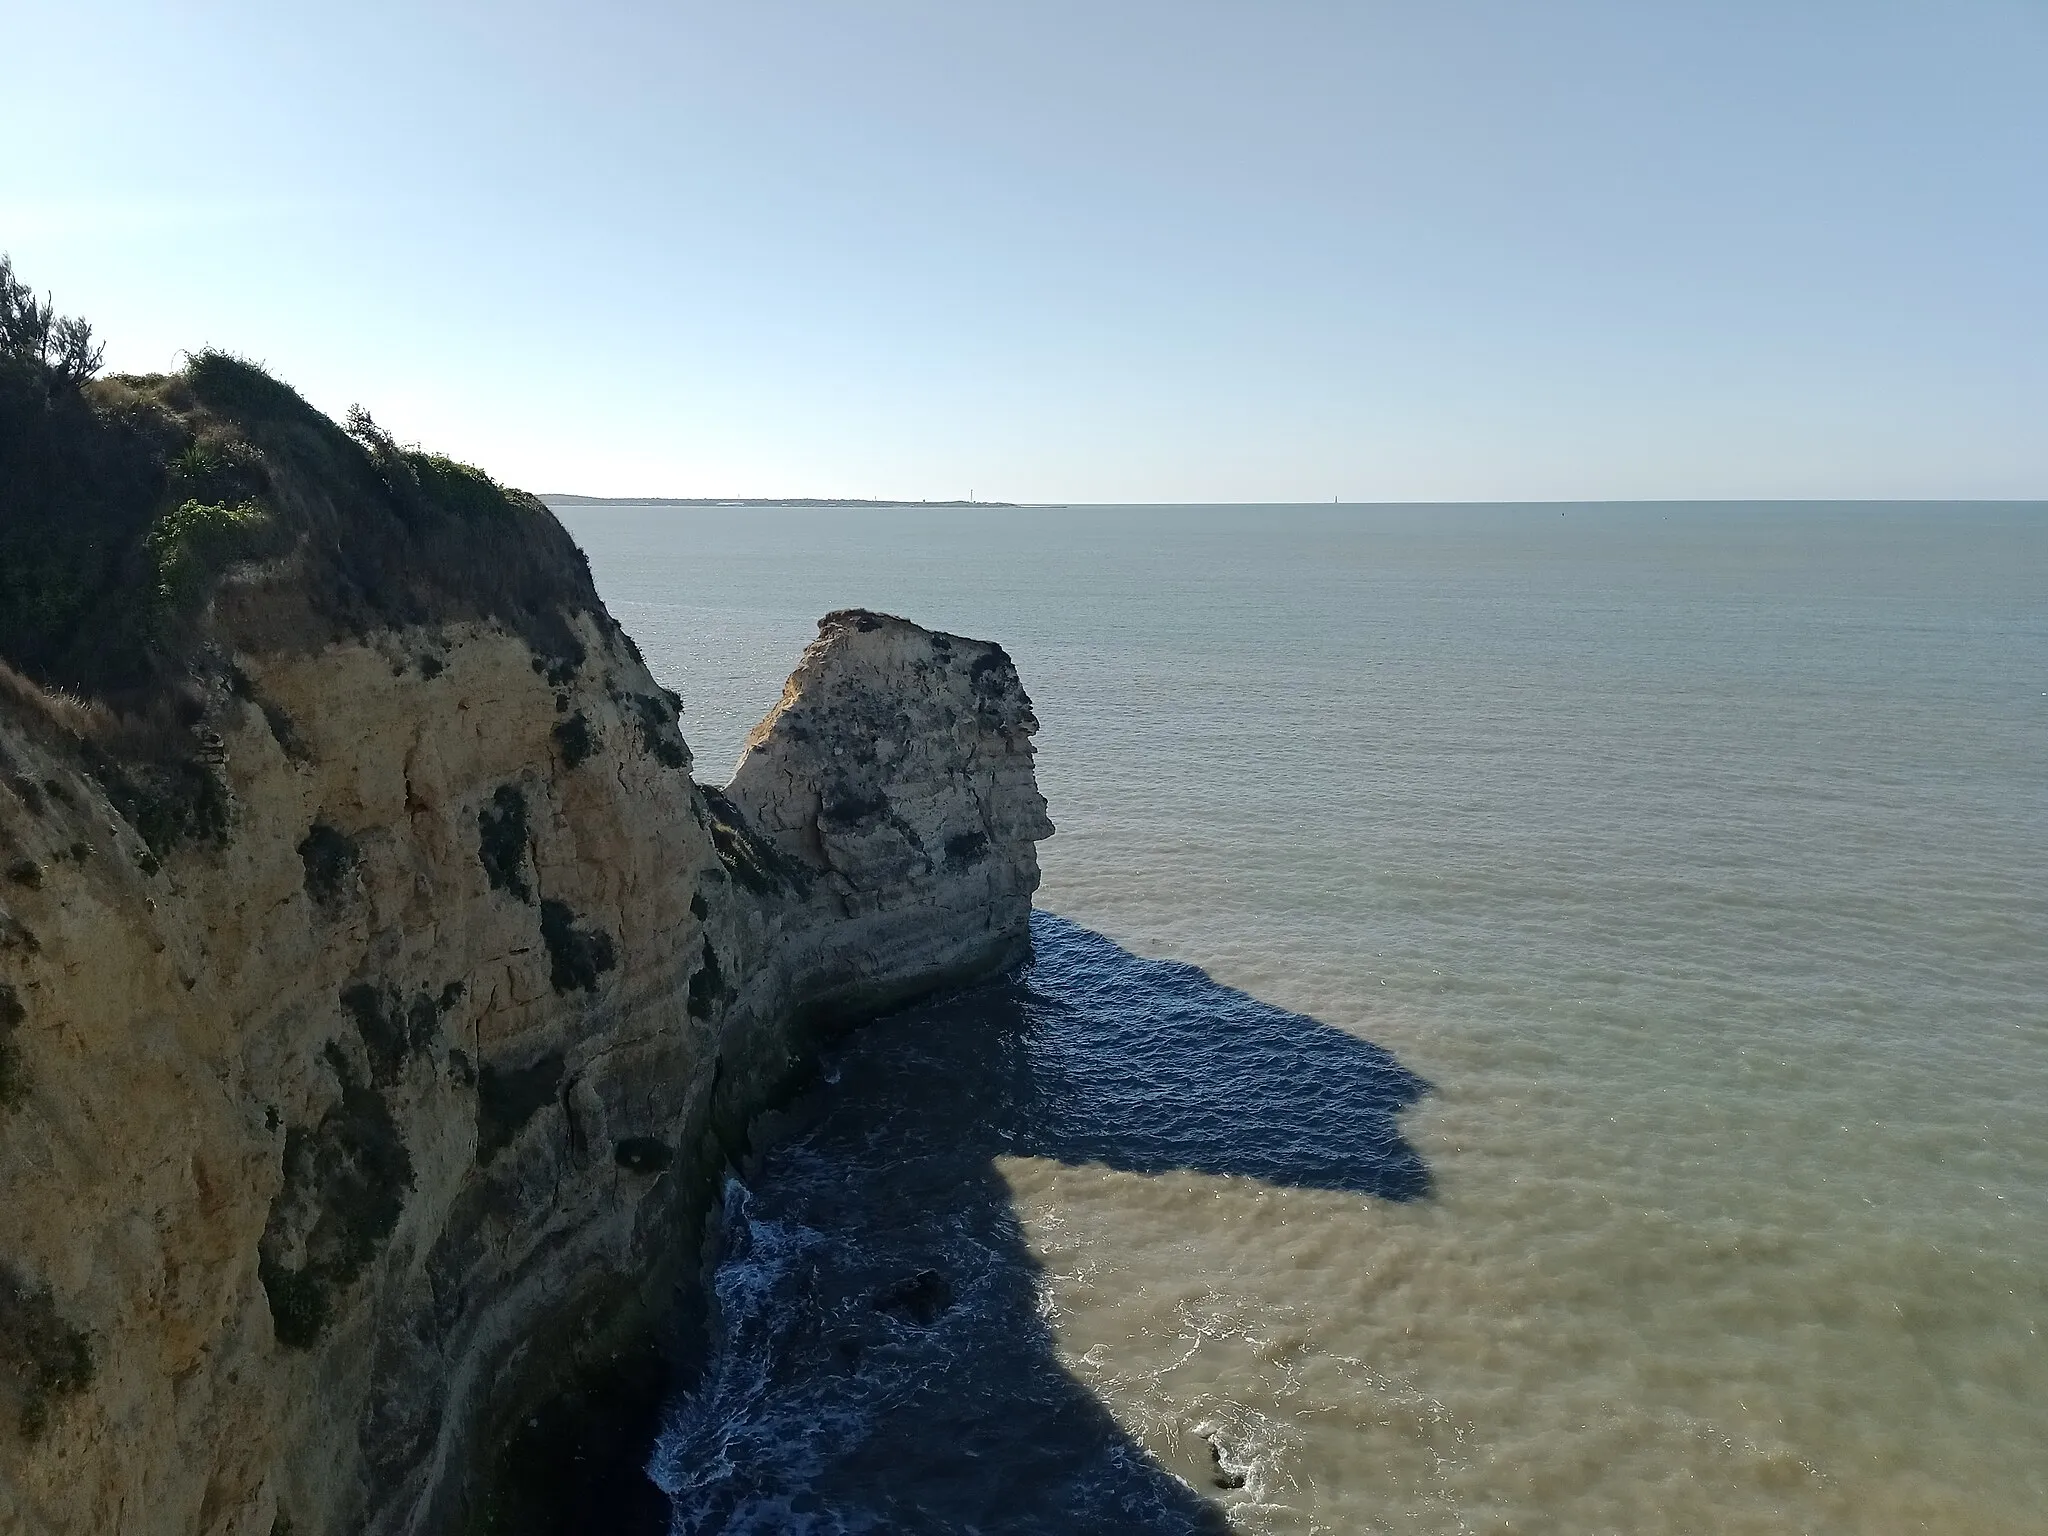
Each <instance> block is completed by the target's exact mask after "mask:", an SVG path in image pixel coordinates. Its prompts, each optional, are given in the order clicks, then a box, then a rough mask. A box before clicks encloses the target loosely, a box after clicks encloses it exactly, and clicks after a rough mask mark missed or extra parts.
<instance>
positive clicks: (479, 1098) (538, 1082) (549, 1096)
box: [476, 1051, 564, 1163]
mask: <svg viewBox="0 0 2048 1536" xmlns="http://www.w3.org/2000/svg"><path fill="white" fill-rule="evenodd" d="M563 1070H564V1069H563V1060H562V1053H561V1052H560V1051H550V1052H548V1054H547V1055H545V1056H542V1057H541V1058H540V1059H539V1060H537V1061H533V1062H529V1063H528V1064H527V1065H525V1066H523V1067H507V1066H503V1065H501V1064H499V1063H497V1062H489V1061H487V1062H485V1063H484V1064H483V1065H482V1066H481V1067H479V1068H478V1069H477V1074H476V1160H477V1162H478V1163H488V1162H489V1161H490V1160H491V1159H492V1158H493V1157H496V1156H497V1155H498V1153H500V1152H501V1151H503V1150H504V1149H505V1148H506V1147H509V1146H510V1145H511V1144H512V1139H513V1138H514V1137H515V1136H517V1135H518V1134H519V1132H520V1131H521V1130H522V1129H524V1128H525V1125H526V1122H527V1121H529V1120H531V1119H532V1118H533V1117H534V1116H535V1115H537V1114H539V1113H540V1111H541V1110H543V1109H545V1108H546V1107H547V1106H548V1105H550V1104H552V1103H554V1102H555V1094H556V1091H557V1090H558V1089H560V1087H561V1086H562V1074H563Z"/></svg>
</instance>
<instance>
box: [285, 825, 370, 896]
mask: <svg viewBox="0 0 2048 1536" xmlns="http://www.w3.org/2000/svg"><path fill="white" fill-rule="evenodd" d="M362 860H363V851H362V849H361V848H360V847H358V846H357V844H356V840H355V839H354V838H352V837H350V836H349V835H348V834H347V833H346V832H343V831H341V830H340V829H338V828H335V827H330V826H328V825H327V823H326V822H324V821H316V822H314V823H313V825H312V828H311V829H310V830H309V831H308V832H307V833H306V835H305V837H303V838H302V839H300V841H299V861H300V862H301V863H302V864H304V866H305V869H306V894H307V895H308V896H311V897H312V898H313V900H314V901H315V902H316V903H318V904H319V905H321V906H323V907H331V906H334V905H336V904H338V903H339V902H340V901H341V899H342V898H343V896H345V895H346V894H347V893H348V888H349V882H350V881H351V879H352V878H353V876H354V875H355V872H356V869H357V867H358V866H359V865H360V864H361V863H362Z"/></svg>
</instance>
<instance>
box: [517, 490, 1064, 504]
mask: <svg viewBox="0 0 2048 1536" xmlns="http://www.w3.org/2000/svg"><path fill="white" fill-rule="evenodd" d="M540 499H541V500H542V501H544V502H546V503H547V504H548V505H549V506H551V507H1016V506H1019V505H1020V503H1018V502H1014V501H904V500H900V499H895V500H886V501H885V500H881V499H878V498H876V497H872V496H569V495H555V494H552V493H543V494H542V496H541V498H540ZM1033 505H1037V503H1033Z"/></svg>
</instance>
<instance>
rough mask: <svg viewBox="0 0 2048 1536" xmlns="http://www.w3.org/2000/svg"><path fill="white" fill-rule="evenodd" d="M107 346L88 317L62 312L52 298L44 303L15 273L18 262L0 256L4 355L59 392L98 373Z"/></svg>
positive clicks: (1, 348) (1, 353)
mask: <svg viewBox="0 0 2048 1536" xmlns="http://www.w3.org/2000/svg"><path fill="white" fill-rule="evenodd" d="M106 350H107V348H106V343H105V342H95V341H94V340H93V339H92V326H91V325H90V324H88V323H87V322H86V321H84V320H82V319H80V318H79V317H78V316H76V315H59V314H58V313H57V311H56V308H55V306H54V305H53V304H52V303H51V301H50V299H49V298H48V297H47V296H45V297H44V298H43V299H41V300H40V301H38V300H37V298H36V296H35V293H34V291H33V290H32V289H30V287H29V286H28V284H27V283H24V282H22V281H21V280H20V279H19V278H17V277H16V276H15V275H14V262H13V260H12V259H11V258H9V257H8V256H6V255H5V254H0V356H4V357H6V358H7V359H8V361H10V362H12V363H14V364H15V365H16V366H17V367H19V368H22V369H24V370H27V371H29V372H31V373H33V374H34V375H36V377H37V378H38V379H39V380H40V382H41V383H42V385H43V387H44V388H45V389H48V390H49V391H51V392H52V393H55V392H57V391H59V390H73V389H77V388H78V387H79V386H80V385H81V384H83V383H84V382H85V381H86V380H87V379H89V378H91V377H92V376H93V375H94V374H96V373H98V372H99V371H100V360H101V359H102V357H104V356H105V354H106Z"/></svg>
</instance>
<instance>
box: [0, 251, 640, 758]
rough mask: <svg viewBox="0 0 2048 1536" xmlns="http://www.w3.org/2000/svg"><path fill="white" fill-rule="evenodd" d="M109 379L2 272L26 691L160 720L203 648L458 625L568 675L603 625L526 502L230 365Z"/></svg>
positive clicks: (1, 454) (226, 360)
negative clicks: (585, 628) (584, 632)
mask: <svg viewBox="0 0 2048 1536" xmlns="http://www.w3.org/2000/svg"><path fill="white" fill-rule="evenodd" d="M98 364H99V351H98V348H97V346H96V344H94V342H93V341H92V336H91V329H90V327H89V326H87V325H85V324H84V322H82V321H78V320H74V319H63V318H59V317H57V316H56V315H55V314H54V312H53V310H52V307H51V306H50V305H49V303H48V302H47V301H44V302H41V303H38V302H37V301H36V299H35V297H34V295H33V294H32V293H31V292H30V291H29V290H28V288H27V287H26V285H25V284H23V283H21V282H20V281H19V280H18V279H17V278H16V276H15V274H14V271H13V267H12V265H11V263H8V262H7V260H6V258H5V257H0V662H5V663H6V664H7V665H8V666H10V667H12V668H14V669H15V670H16V671H18V672H20V673H21V674H23V675H25V676H26V677H28V678H30V679H32V680H33V681H34V682H35V683H36V684H38V685H40V686H41V687H44V688H49V689H62V690H64V691H66V692H69V693H72V694H75V695H78V696H79V697H81V698H85V699H89V700H93V701H97V702H101V703H103V704H105V705H106V706H107V707H108V709H109V710H111V711H112V713H113V714H115V715H116V716H122V715H140V714H146V713H159V714H160V713H161V712H162V711H163V708H164V705H165V704H166V702H167V701H170V702H175V701H176V699H177V696H178V695H180V694H181V693H182V692H185V691H187V687H186V685H187V684H188V683H189V680H190V675H191V670H192V666H193V662H194V658H195V656H196V655H197V654H198V653H199V652H200V651H201V650H202V649H203V648H204V646H205V644H206V642H207V641H209V640H212V641H218V642H223V643H225V645H226V646H227V647H228V648H230V649H233V648H236V647H248V648H290V647H301V646H316V645H319V644H323V643H325V642H327V641H329V640H331V639H334V638H338V637H340V636H343V635H349V634H362V633H366V632H368V631H371V630H374V629H378V628H384V627H391V626H397V625H406V624H435V623H445V622H454V621H460V620H465V619H478V620H496V621H498V622H501V623H503V624H505V625H506V626H507V627H509V628H511V629H513V630H515V631H517V632H518V633H520V634H523V635H524V636H526V638H527V639H528V641H529V642H530V643H531V644H532V645H533V646H534V649H535V651H536V653H538V654H541V655H544V656H548V657H563V656H568V657H576V656H578V655H579V654H580V647H579V646H577V644H576V642H575V639H574V636H573V634H572V633H571V632H570V630H569V627H568V625H567V623H566V622H565V618H566V616H567V615H569V614H573V613H575V612H578V611H586V610H587V611H592V612H601V610H600V609H599V608H598V605H597V601H596V597H595V593H594V592H593V590H592V588H591V586H590V579H589V572H588V568H587V566H586V565H585V564H584V561H583V558H582V555H581V553H580V552H579V551H578V550H577V549H576V547H575V544H574V543H573V542H572V541H571V540H570V539H569V537H568V535H567V534H566V533H565V532H564V531H563V530H562V528H561V525H560V524H559V523H557V522H556V521H555V519H554V517H553V516H552V515H551V514H550V513H549V512H548V511H547V509H546V508H545V507H544V506H542V505H541V503H540V502H539V501H537V500H535V499H534V498H533V497H530V496H527V495H525V494H523V493H521V492H517V491H511V490H508V489H506V488H505V487H503V486H500V485H499V484H498V483H497V482H496V481H494V480H492V479H491V477H490V476H489V475H487V474H485V473H484V472H483V471H481V470H478V469H474V468H471V467H470V466H468V465H465V464H459V463H456V462H454V461H453V460H450V459H446V458H443V457H440V456H439V455H436V454H431V453H426V452H423V451H421V450H419V449H417V448H412V447H407V446H404V445H401V444H399V443H398V442H396V441H394V440H393V438H392V437H391V436H390V434H388V433H387V432H385V431H384V430H383V429H382V428H380V427H379V426H378V425H377V424H376V423H375V422H374V421H372V420H371V419H370V417H369V416H368V414H367V413H365V412H363V411H361V410H360V409H355V410H352V411H350V413H349V416H348V420H347V422H346V423H345V424H341V423H336V422H334V421H332V420H330V419H329V418H328V417H327V416H325V415H323V414H321V413H320V412H319V411H317V410H315V409H313V407H312V406H310V405H308V404H307V403H306V402H305V401H304V400H303V399H301V398H300V397H299V395H298V394H296V393H295V392H294V391H293V390H292V389H291V388H289V387H288V386H287V385H285V384H282V383H280V382H279V381H277V380H276V379H274V378H272V377H270V376H269V375H268V374H267V373H265V372H264V371H263V370H262V369H261V368H260V367H258V366H257V365H255V364H253V363H250V362H248V361H246V360H244V359H241V358H237V357H232V356H229V355H227V354H225V353H222V352H216V351H203V352H199V353H197V354H195V355H193V356H192V357H191V358H190V360H189V361H188V362H187V363H186V365H185V367H184V368H183V369H181V370H180V371H179V372H177V373H174V374H160V375H146V376H145V375H115V376H112V377H108V378H98V377H95V376H94V375H95V374H96V372H97V370H98ZM180 712H181V713H184V712H183V711H180ZM184 723H185V724H187V725H190V724H192V723H193V721H192V720H190V719H189V718H188V719H186V720H185V721H184Z"/></svg>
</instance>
